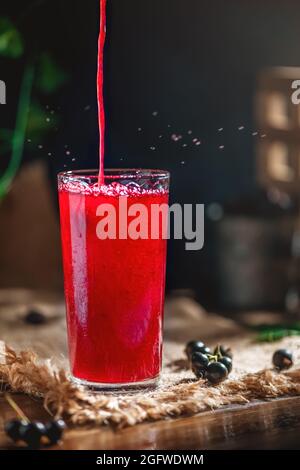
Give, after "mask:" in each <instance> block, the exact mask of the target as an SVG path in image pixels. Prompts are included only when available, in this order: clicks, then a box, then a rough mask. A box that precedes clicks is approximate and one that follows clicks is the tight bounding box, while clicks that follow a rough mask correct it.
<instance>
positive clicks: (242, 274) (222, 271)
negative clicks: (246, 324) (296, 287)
mask: <svg viewBox="0 0 300 470" xmlns="http://www.w3.org/2000/svg"><path fill="white" fill-rule="evenodd" d="M294 224H295V219H294V217H293V216H291V215H288V216H282V217H275V218H263V217H259V216H258V217H255V216H249V217H248V216H243V215H227V216H226V215H225V216H224V218H223V219H222V220H220V221H219V222H218V223H216V226H215V228H216V232H215V235H216V242H217V243H216V271H217V284H218V291H219V302H220V305H221V307H222V309H224V310H232V311H237V310H238V311H242V310H244V311H245V310H252V309H272V310H277V309H282V308H283V306H284V299H285V296H286V292H287V289H288V284H289V282H288V281H289V279H288V278H289V276H288V273H289V266H290V257H291V254H290V251H291V250H290V248H291V237H292V233H293V228H294Z"/></svg>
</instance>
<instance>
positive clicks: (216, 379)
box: [206, 362, 228, 384]
mask: <svg viewBox="0 0 300 470" xmlns="http://www.w3.org/2000/svg"><path fill="white" fill-rule="evenodd" d="M227 376H228V370H227V367H226V366H224V364H222V363H221V362H211V363H210V364H209V365H208V367H207V370H206V378H207V380H208V381H209V382H210V383H212V384H218V383H220V382H222V381H223V380H225V379H226V377H227Z"/></svg>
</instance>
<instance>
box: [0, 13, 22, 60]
mask: <svg viewBox="0 0 300 470" xmlns="http://www.w3.org/2000/svg"><path fill="white" fill-rule="evenodd" d="M23 52H24V42H23V38H22V37H21V34H20V33H19V31H18V30H17V29H16V28H15V26H14V24H13V23H12V22H11V21H10V20H9V19H8V18H0V54H1V55H2V56H4V57H9V58H11V59H18V58H19V57H21V56H22V54H23Z"/></svg>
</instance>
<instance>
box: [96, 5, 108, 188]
mask: <svg viewBox="0 0 300 470" xmlns="http://www.w3.org/2000/svg"><path fill="white" fill-rule="evenodd" d="M106 1H107V0H100V31H99V41H98V74H97V94H98V120H99V186H100V185H102V184H103V182H104V153H105V109H104V93H103V88H104V46H105V37H106Z"/></svg>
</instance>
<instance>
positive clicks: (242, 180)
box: [0, 0, 300, 303]
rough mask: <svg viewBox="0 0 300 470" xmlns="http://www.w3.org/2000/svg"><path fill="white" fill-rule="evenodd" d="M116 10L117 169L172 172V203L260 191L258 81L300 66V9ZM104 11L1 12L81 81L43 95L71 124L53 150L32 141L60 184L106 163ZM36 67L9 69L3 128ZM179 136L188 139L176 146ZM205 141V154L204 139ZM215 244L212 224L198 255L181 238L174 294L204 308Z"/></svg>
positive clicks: (2, 67)
mask: <svg viewBox="0 0 300 470" xmlns="http://www.w3.org/2000/svg"><path fill="white" fill-rule="evenodd" d="M108 4H109V8H108V25H107V26H108V40H107V46H106V61H105V62H106V63H105V74H106V75H105V76H106V79H105V95H106V109H107V139H106V140H107V142H106V167H137V166H138V167H154V168H157V167H160V168H165V169H169V170H170V171H171V173H172V192H171V200H172V202H181V203H182V202H186V203H192V202H193V203H195V202H197V203H205V204H208V203H211V202H215V201H218V202H221V203H225V202H227V201H232V200H239V199H241V198H243V197H244V196H245V195H251V196H253V195H255V194H256V193H257V192H258V188H257V184H256V176H255V154H254V148H255V138H254V137H253V136H252V132H254V131H255V130H256V125H255V121H254V116H253V98H254V92H255V88H256V80H257V76H258V73H259V71H260V70H261V69H262V68H265V67H268V66H273V65H285V66H289V65H290V66H300V4H299V2H298V1H297V0H294V1H291V0H289V1H287V0H281V1H279V0H273V1H272V2H270V1H269V0H248V1H241V0H227V1H224V0H185V1H182V0H108ZM98 8H99V5H98V0H89V1H86V2H82V1H79V0H63V1H62V0H40V1H25V0H23V1H15V0H10V1H5V0H2V1H1V7H0V14H1V16H9V17H10V18H12V19H13V20H14V21H15V22H16V24H17V26H18V28H19V29H20V30H21V31H22V34H23V35H24V37H25V39H26V42H27V51H29V53H32V51H34V50H37V51H39V50H41V51H43V50H47V51H51V53H52V54H53V56H54V57H55V59H56V61H57V62H58V64H60V66H61V67H63V68H64V70H65V71H67V72H68V74H69V80H68V82H67V83H66V84H65V86H64V87H63V88H62V89H61V90H60V91H59V92H58V93H56V94H55V95H54V96H51V97H48V98H47V97H44V98H43V99H44V103H43V104H44V106H49V107H51V108H55V110H57V112H58V113H59V115H60V118H61V120H60V124H59V125H58V127H57V129H56V131H55V133H54V134H51V136H48V137H47V138H46V139H45V140H44V141H43V142H42V144H43V149H38V148H37V146H35V147H34V148H33V146H31V145H30V144H28V145H27V147H26V151H25V156H24V162H26V161H28V160H30V159H32V158H45V159H47V162H48V164H49V174H50V176H51V179H52V182H53V187H54V185H55V174H56V172H58V171H59V170H62V169H66V168H68V169H71V168H84V167H96V166H97V158H98V157H97V148H98V140H97V139H98V129H97V108H96V63H97V35H98V15H99V9H98ZM27 53H28V52H27ZM26 60H27V58H26V57H25V58H23V59H22V60H21V61H17V62H13V63H12V62H11V61H5V60H3V59H2V60H1V61H0V74H1V76H0V78H1V79H2V80H5V81H6V83H7V87H8V97H7V100H8V104H7V105H6V106H5V110H4V107H2V108H1V110H0V113H1V114H0V119H1V127H3V126H4V127H10V126H11V127H13V124H14V119H15V110H16V105H17V100H18V91H19V87H20V77H21V72H22V68H23V67H24V63H25V62H26ZM154 112H156V113H158V114H157V115H155V116H154V115H153V113H154ZM241 126H243V127H244V129H242V130H238V128H239V127H241ZM139 128H141V129H142V130H141V131H139V130H138V129H139ZM220 128H223V129H224V130H223V131H221V132H219V131H218V129H220ZM189 130H192V131H193V134H192V135H189V134H188V131H189ZM174 133H175V134H180V135H182V136H183V138H182V139H181V140H180V141H178V142H174V141H172V139H171V135H172V134H174ZM159 136H162V137H161V138H159ZM195 137H197V138H199V139H200V140H201V145H200V146H195V144H193V143H192V139H193V138H195ZM185 144H187V146H186V147H183V145H185ZM66 145H68V149H69V151H70V155H66ZM220 146H221V149H220ZM153 148H155V150H154V149H153ZM49 152H51V154H52V156H51V157H49V156H48V153H49ZM74 159H75V160H74ZM72 160H74V161H72ZM1 165H2V166H4V165H5V161H4V160H3V161H2V162H0V168H1ZM213 248H214V247H213V239H212V237H211V232H210V224H209V222H208V223H207V232H206V247H205V249H204V250H203V251H202V252H186V251H185V250H184V245H183V242H176V243H175V242H171V243H170V256H169V269H168V286H169V288H170V289H173V288H178V287H180V288H195V290H197V292H198V294H199V296H200V297H201V300H202V302H204V303H209V302H211V301H212V300H213V298H212V297H211V296H210V292H212V290H213V286H214V282H215V272H214V262H213V261H214V249H213Z"/></svg>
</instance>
